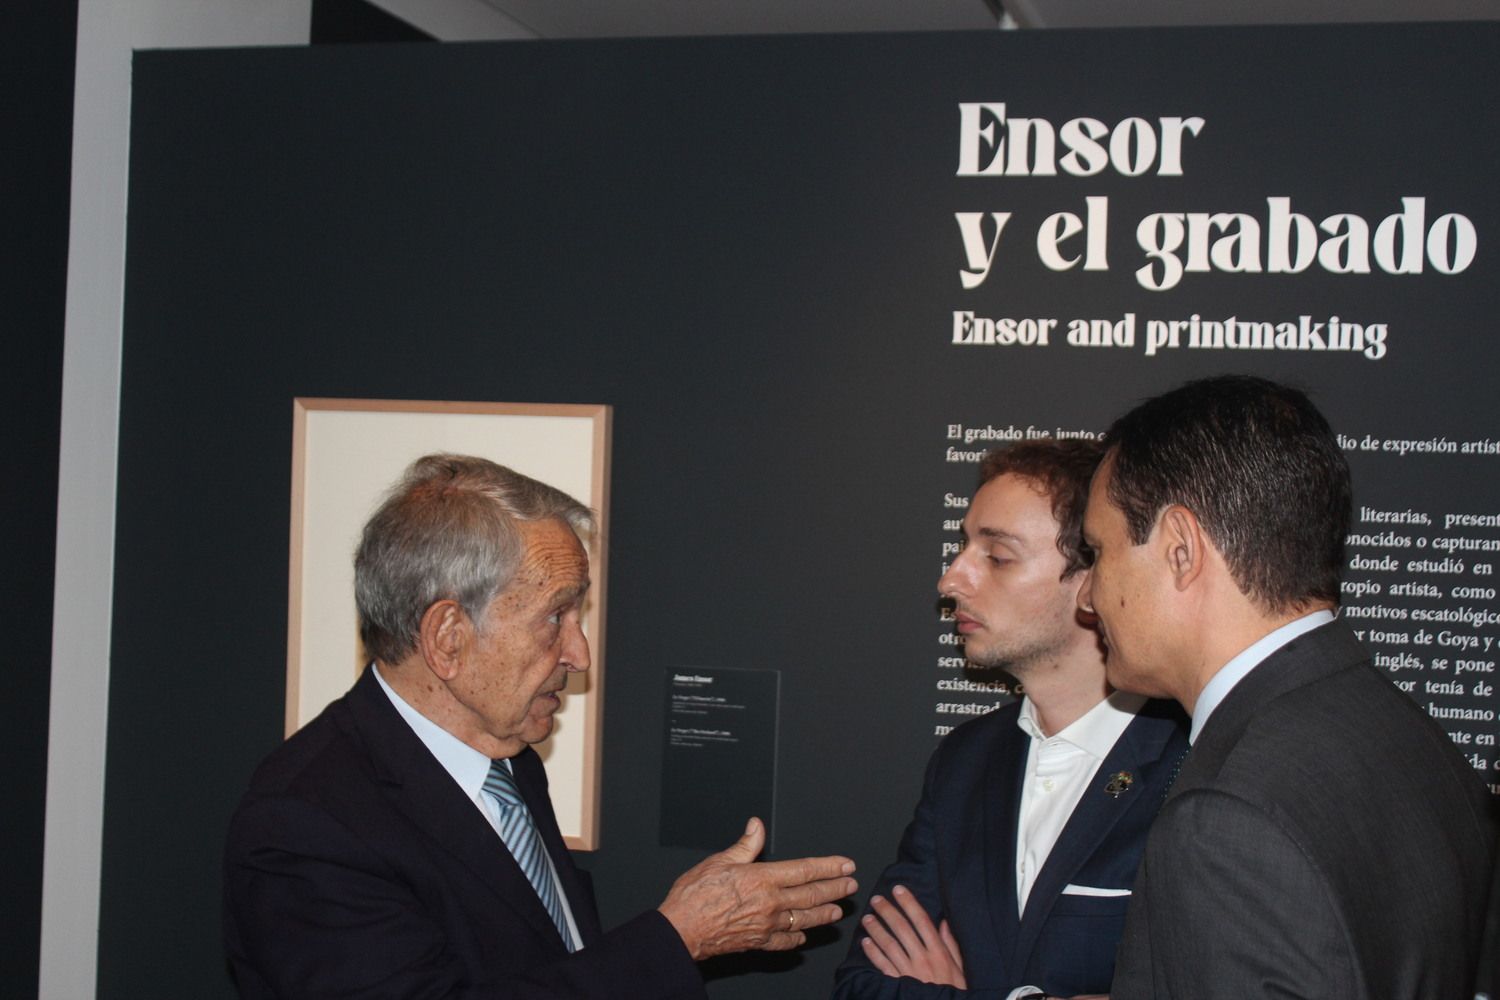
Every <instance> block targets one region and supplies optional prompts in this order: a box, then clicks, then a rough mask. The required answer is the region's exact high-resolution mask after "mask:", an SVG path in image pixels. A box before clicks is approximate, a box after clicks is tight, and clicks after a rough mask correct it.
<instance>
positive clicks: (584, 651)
mask: <svg viewBox="0 0 1500 1000" xmlns="http://www.w3.org/2000/svg"><path fill="white" fill-rule="evenodd" d="M562 661H563V665H564V666H566V667H567V668H568V669H569V670H572V671H574V672H577V673H582V672H583V671H585V670H587V669H588V668H589V667H590V666H592V665H593V661H592V660H591V659H590V658H589V639H588V636H586V635H584V634H583V622H582V621H576V622H574V623H573V627H572V628H570V629H569V630H568V638H567V641H566V644H565V645H564V646H563V655H562Z"/></svg>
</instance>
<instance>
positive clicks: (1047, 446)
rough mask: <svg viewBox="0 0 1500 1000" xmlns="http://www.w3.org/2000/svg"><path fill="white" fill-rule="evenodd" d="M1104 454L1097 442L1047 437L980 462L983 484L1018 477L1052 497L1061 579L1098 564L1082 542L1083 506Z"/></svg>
mask: <svg viewBox="0 0 1500 1000" xmlns="http://www.w3.org/2000/svg"><path fill="white" fill-rule="evenodd" d="M1103 454H1104V448H1103V447H1102V446H1101V445H1100V443H1099V442H1098V441H1090V440H1086V439H1082V438H1069V439H1068V440H1066V441H1054V440H1052V439H1050V438H1047V439H1043V440H1040V441H1022V442H1019V443H1017V444H1013V445H1010V446H1008V447H1007V446H1002V447H999V448H996V449H994V450H993V451H991V452H990V453H989V454H987V455H985V456H984V460H983V461H981V462H980V463H979V485H980V486H983V485H984V484H985V483H987V482H989V481H990V480H991V479H994V478H995V477H996V476H1003V475H1012V476H1020V477H1021V478H1022V479H1026V480H1029V481H1031V482H1032V483H1034V484H1036V486H1038V487H1040V489H1041V490H1042V492H1043V493H1046V494H1047V496H1049V497H1051V498H1052V518H1053V520H1055V521H1056V522H1057V551H1059V552H1061V553H1062V555H1063V560H1064V565H1063V579H1067V578H1068V577H1070V576H1072V575H1073V574H1074V573H1077V572H1078V571H1079V570H1081V569H1088V568H1089V567H1090V566H1092V565H1093V563H1094V556H1093V553H1092V552H1090V551H1089V549H1088V546H1086V545H1084V544H1083V509H1084V507H1086V506H1087V505H1088V499H1089V480H1090V479H1092V478H1093V475H1094V470H1095V469H1096V468H1098V466H1099V459H1100V458H1101V457H1102V456H1103Z"/></svg>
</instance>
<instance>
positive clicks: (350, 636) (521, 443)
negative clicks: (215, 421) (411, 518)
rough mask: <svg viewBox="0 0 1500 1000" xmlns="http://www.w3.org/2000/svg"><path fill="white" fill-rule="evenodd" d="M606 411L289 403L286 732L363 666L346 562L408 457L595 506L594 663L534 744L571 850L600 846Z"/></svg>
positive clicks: (574, 680) (589, 611) (588, 623)
mask: <svg viewBox="0 0 1500 1000" xmlns="http://www.w3.org/2000/svg"><path fill="white" fill-rule="evenodd" d="M610 419H611V410H610V408H609V407H608V406H605V405H593V404H560V403H558V404H553V403H483V402H450V401H419V400H386V399H321V398H298V399H295V400H293V431H292V497H291V504H292V517H291V552H290V588H289V600H288V630H287V683H286V733H287V735H291V734H292V733H293V732H295V731H296V730H297V729H299V728H301V727H302V726H303V725H304V724H306V723H307V722H308V721H310V720H311V719H312V718H313V717H314V716H316V715H317V714H318V713H319V712H321V711H322V710H323V708H324V707H325V706H326V705H327V704H328V703H329V702H331V701H333V700H334V699H335V698H338V697H339V696H341V695H342V694H344V692H345V691H347V690H348V689H349V687H350V685H352V684H353V683H354V681H355V679H356V678H357V677H358V675H359V672H360V670H362V669H363V668H364V662H363V649H362V647H361V644H360V641H359V628H358V620H357V616H356V613H355V609H354V550H355V547H356V546H357V545H358V543H359V535H360V531H361V530H362V529H363V527H364V524H365V521H366V520H367V519H368V518H369V516H370V515H371V514H372V513H373V512H374V510H375V507H376V506H377V505H378V504H379V502H380V500H381V499H382V498H383V496H384V495H385V492H386V490H388V489H389V488H390V487H391V486H392V485H393V484H394V483H395V482H396V480H397V479H398V478H399V477H400V475H401V473H402V471H403V470H405V468H406V467H407V465H409V464H410V463H411V462H412V460H413V459H416V458H418V457H420V456H422V455H425V454H429V453H431V452H437V451H447V452H455V453H458V454H465V455H477V456H480V457H482V458H488V459H490V460H491V461H494V462H498V463H499V464H501V465H505V466H508V467H510V468H512V469H515V470H516V471H517V472H521V473H523V474H525V475H528V476H531V477H532V478H534V479H539V480H541V481H542V482H545V483H547V484H548V485H551V486H555V487H557V488H558V489H560V490H562V491H563V492H565V493H567V494H569V495H570V496H573V497H575V498H577V499H578V500H580V501H582V502H583V503H586V504H587V505H588V506H589V507H591V508H592V509H593V510H594V512H595V515H596V518H597V529H596V530H595V532H594V534H593V537H592V538H591V539H589V540H588V541H587V547H588V550H589V564H590V576H591V579H592V586H591V587H590V590H589V597H588V600H587V602H586V604H585V606H584V631H585V633H586V634H587V635H588V638H589V647H590V651H591V653H592V659H593V665H592V667H591V668H590V669H589V670H588V671H587V672H586V673H582V674H572V675H570V676H569V678H568V686H567V689H566V697H565V698H564V699H563V706H562V708H561V710H560V711H559V712H558V713H557V716H556V723H555V725H554V728H553V732H552V736H551V737H550V738H549V739H548V740H546V741H545V742H543V743H541V744H539V745H538V746H537V748H536V749H537V751H538V752H539V753H540V754H541V755H542V758H543V760H544V761H545V762H546V765H547V777H548V781H549V784H550V787H551V794H552V804H553V808H554V809H555V810H556V812H557V820H558V825H559V826H560V827H561V829H562V833H563V837H564V840H566V841H567V844H568V846H569V847H570V848H573V849H575V850H588V851H591V850H596V849H597V848H598V846H599V786H600V759H599V758H600V745H601V739H602V726H603V710H604V701H603V697H604V676H605V671H604V667H605V655H604V650H605V643H604V638H605V636H604V623H605V595H606V582H607V579H608V572H607V570H608V563H607V544H606V543H607V539H608V537H609V533H608V519H609V456H610Z"/></svg>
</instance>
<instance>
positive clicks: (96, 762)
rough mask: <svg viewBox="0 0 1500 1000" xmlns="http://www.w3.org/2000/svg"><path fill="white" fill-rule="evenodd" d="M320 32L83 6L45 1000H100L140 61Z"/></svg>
mask: <svg viewBox="0 0 1500 1000" xmlns="http://www.w3.org/2000/svg"><path fill="white" fill-rule="evenodd" d="M310 18H311V0H79V4H78V50H77V67H76V79H75V90H74V97H73V180H72V208H71V220H70V223H69V233H68V242H69V257H68V292H67V314H66V315H67V319H66V327H65V342H64V348H63V390H62V444H61V459H60V464H59V480H58V511H57V578H56V584H55V589H54V593H53V599H54V608H55V613H54V615H53V622H54V624H53V636H52V693H51V707H50V718H49V737H48V755H47V816H46V834H45V836H46V844H45V855H44V859H43V863H42V950H41V970H40V990H39V995H40V997H41V998H42V1000H88V998H92V997H93V996H94V995H95V979H96V974H97V966H98V960H97V959H98V926H99V869H100V850H101V845H102V834H103V822H104V745H105V731H106V725H107V722H108V719H107V708H108V699H109V633H110V600H111V596H110V595H111V586H110V584H111V580H112V578H113V574H114V571H113V566H114V509H115V465H116V461H115V454H116V444H117V440H118V415H119V386H120V342H121V310H122V305H123V299H124V287H123V282H124V265H125V195H126V179H127V163H128V153H129V146H130V132H129V129H130V72H131V55H132V52H133V51H134V50H135V49H148V48H198V47H206V46H223V45H236V46H242V45H297V44H306V42H307V37H308V25H309V21H310Z"/></svg>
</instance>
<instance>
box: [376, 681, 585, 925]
mask: <svg viewBox="0 0 1500 1000" xmlns="http://www.w3.org/2000/svg"><path fill="white" fill-rule="evenodd" d="M348 704H349V709H350V714H351V715H352V717H353V719H354V722H355V726H356V728H357V729H358V731H359V736H360V739H361V740H362V741H363V742H364V744H365V749H366V751H367V752H368V754H369V756H370V759H371V761H372V763H373V765H374V767H375V771H376V777H377V778H378V779H379V780H380V781H381V784H382V786H383V788H384V791H385V794H386V796H387V798H388V799H389V800H390V802H391V803H392V805H393V806H394V807H395V808H396V809H397V810H398V811H400V812H401V813H402V814H403V815H404V816H405V817H406V818H407V820H408V821H409V822H410V823H411V824H412V825H413V826H414V827H416V828H417V829H419V830H421V831H422V833H423V834H424V835H425V836H426V837H427V838H428V839H429V840H430V841H431V842H432V843H433V844H435V845H436V846H437V847H439V848H440V849H442V850H443V851H446V852H447V853H448V854H450V855H451V856H453V857H454V858H456V859H457V860H458V861H459V862H460V863H461V864H463V865H464V867H466V868H467V869H468V870H469V871H470V872H471V873H473V875H474V877H475V878H476V880H477V881H478V882H479V883H480V884H481V885H484V886H486V887H487V888H489V889H490V890H491V891H492V892H493V893H494V894H495V896H496V897H497V899H498V901H499V902H500V903H501V904H502V905H504V906H506V907H509V908H510V909H511V910H513V911H515V912H516V913H517V914H518V915H519V916H521V917H523V918H524V920H525V923H526V924H527V925H528V926H530V927H531V928H532V930H533V931H535V932H536V934H537V935H538V937H539V938H540V939H542V940H543V941H544V942H546V943H547V944H549V945H550V946H551V947H555V948H556V949H558V950H559V951H562V950H563V943H562V938H561V937H560V936H559V935H558V932H557V926H556V925H555V924H554V923H553V922H552V917H551V916H550V915H549V914H548V913H547V908H546V907H544V906H543V905H542V901H541V899H539V898H538V897H537V894H536V890H535V889H533V888H532V886H531V883H530V882H529V881H528V880H527V878H526V874H525V873H524V872H522V871H521V869H520V866H519V865H517V864H516V861H515V859H514V858H513V857H511V855H510V851H508V850H506V847H505V843H504V841H502V840H501V839H500V837H499V835H498V834H497V833H495V829H494V827H492V826H490V824H489V822H488V821H487V820H486V819H485V818H484V816H483V814H481V813H480V811H479V808H478V807H477V806H476V805H475V804H474V803H473V802H471V801H469V799H468V797H467V796H465V795H464V793H463V790H462V789H460V788H459V787H458V784H457V783H456V782H454V780H453V777H452V776H451V775H450V774H449V773H448V772H447V771H446V770H444V768H443V766H442V765H441V764H439V763H438V761H437V758H435V757H433V756H432V753H431V752H430V751H429V750H428V749H427V747H426V745H425V744H423V743H422V741H421V739H420V738H418V736H417V734H416V733H414V732H412V730H411V727H410V726H408V725H407V724H406V720H404V719H402V718H401V716H400V715H399V714H398V713H397V712H396V709H395V706H393V705H392V704H391V702H390V699H389V698H387V697H386V694H385V692H384V691H382V690H381V689H380V685H379V684H378V683H377V682H376V681H375V678H374V677H372V676H371V672H370V671H369V670H368V669H366V670H365V672H364V674H363V675H361V677H360V679H359V681H358V682H357V683H356V684H355V685H354V688H353V689H352V690H351V691H350V693H349V699H348ZM523 794H524V793H523ZM548 813H549V815H550V810H548ZM554 826H555V824H554ZM548 846H549V849H550V846H551V845H550V844H549V845H548ZM570 900H571V897H570Z"/></svg>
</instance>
